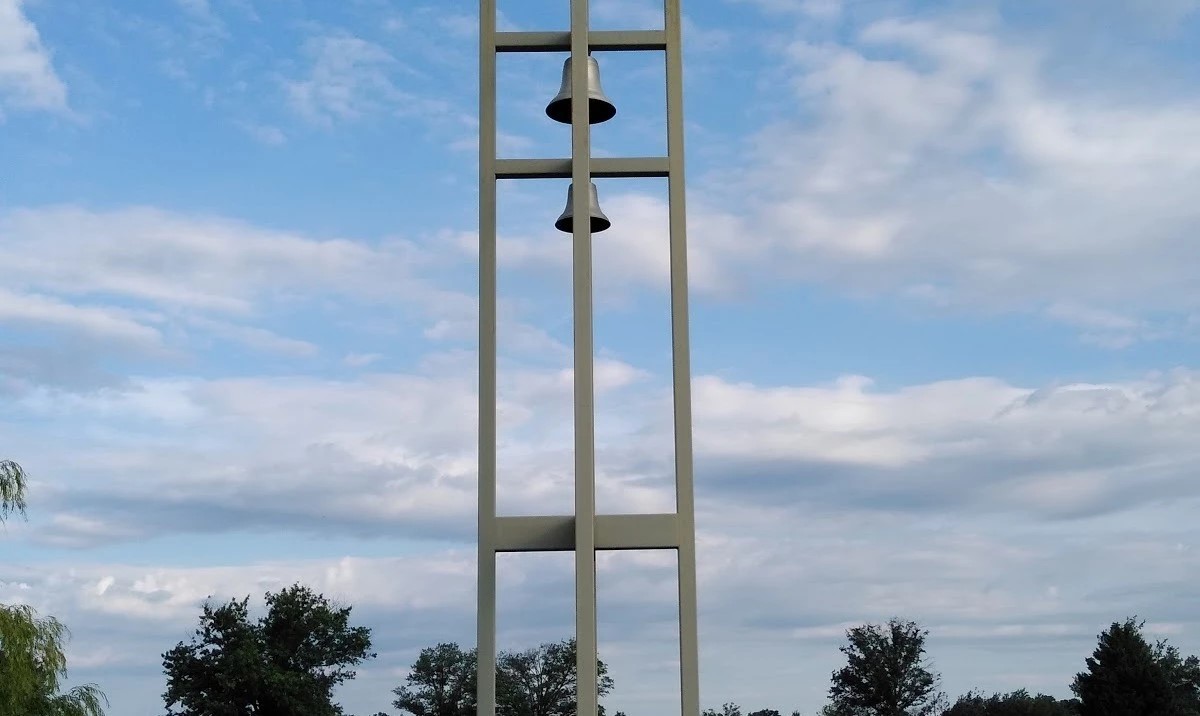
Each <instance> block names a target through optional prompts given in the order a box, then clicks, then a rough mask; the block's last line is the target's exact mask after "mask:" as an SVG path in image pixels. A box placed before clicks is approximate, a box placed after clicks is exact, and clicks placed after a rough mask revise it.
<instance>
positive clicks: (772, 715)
mask: <svg viewBox="0 0 1200 716" xmlns="http://www.w3.org/2000/svg"><path fill="white" fill-rule="evenodd" d="M747 716H782V714H780V713H779V712H778V711H776V710H775V709H759V710H758V711H751V712H750V713H749V714H748V715H747Z"/></svg>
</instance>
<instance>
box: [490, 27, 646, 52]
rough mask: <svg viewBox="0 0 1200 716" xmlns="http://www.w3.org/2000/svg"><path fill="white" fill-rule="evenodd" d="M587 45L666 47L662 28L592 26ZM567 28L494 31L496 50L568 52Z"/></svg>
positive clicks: (600, 47) (601, 48) (606, 48)
mask: <svg viewBox="0 0 1200 716" xmlns="http://www.w3.org/2000/svg"><path fill="white" fill-rule="evenodd" d="M588 49H589V50H597V51H622V50H626V51H638V50H665V49H667V33H665V32H663V31H662V30H592V31H591V32H589V33H588ZM570 51H571V33H569V32H497V33H496V52H570Z"/></svg>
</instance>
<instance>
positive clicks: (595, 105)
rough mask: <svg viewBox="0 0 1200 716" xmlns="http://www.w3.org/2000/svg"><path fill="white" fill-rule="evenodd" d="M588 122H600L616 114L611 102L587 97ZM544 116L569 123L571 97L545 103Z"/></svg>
mask: <svg viewBox="0 0 1200 716" xmlns="http://www.w3.org/2000/svg"><path fill="white" fill-rule="evenodd" d="M588 115H589V116H588V120H589V121H588V124H600V123H601V122H607V121H608V120H610V119H612V118H613V117H615V116H617V108H616V107H615V106H614V105H613V104H612V103H611V102H605V101H604V100H602V99H596V98H595V97H588ZM546 116H547V117H549V118H550V119H553V120H554V121H555V122H561V123H562V124H570V123H571V98H570V97H563V98H562V99H556V100H554V101H553V102H551V103H550V104H548V105H546Z"/></svg>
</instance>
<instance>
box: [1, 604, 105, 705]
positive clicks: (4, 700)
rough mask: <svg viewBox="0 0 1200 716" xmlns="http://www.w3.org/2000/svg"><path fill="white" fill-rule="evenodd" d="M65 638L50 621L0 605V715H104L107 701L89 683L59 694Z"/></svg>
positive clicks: (64, 630) (60, 627)
mask: <svg viewBox="0 0 1200 716" xmlns="http://www.w3.org/2000/svg"><path fill="white" fill-rule="evenodd" d="M69 636H70V632H69V631H68V630H67V628H66V626H64V625H63V624H62V623H61V622H59V621H58V620H57V619H55V618H54V617H44V618H39V617H38V616H37V613H36V612H35V611H34V610H33V609H32V608H31V607H28V606H26V605H23V604H18V605H16V606H5V605H0V686H2V688H0V716H104V709H105V708H107V707H108V699H107V698H106V697H105V696H104V694H103V693H102V692H101V691H100V690H99V689H98V688H96V686H95V685H94V684H85V685H83V686H76V687H75V688H73V689H71V690H70V691H68V692H67V693H65V694H60V693H58V690H59V684H60V681H61V679H63V678H65V677H66V675H67V659H66V655H65V654H64V653H63V645H64V642H65V641H66V640H67V638H69Z"/></svg>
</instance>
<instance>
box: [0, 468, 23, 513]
mask: <svg viewBox="0 0 1200 716" xmlns="http://www.w3.org/2000/svg"><path fill="white" fill-rule="evenodd" d="M14 512H16V513H19V514H20V515H21V516H22V517H24V516H25V471H24V470H23V469H21V466H20V465H18V464H17V463H15V462H13V461H12V460H0V524H3V523H4V521H5V520H6V519H8V516H9V515H10V514H12V513H14Z"/></svg>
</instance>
